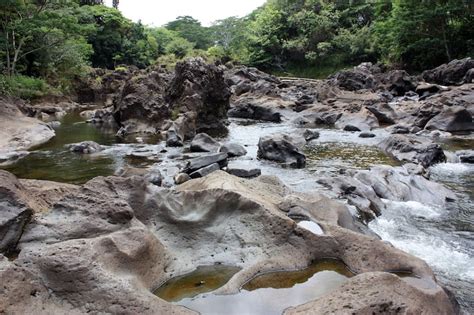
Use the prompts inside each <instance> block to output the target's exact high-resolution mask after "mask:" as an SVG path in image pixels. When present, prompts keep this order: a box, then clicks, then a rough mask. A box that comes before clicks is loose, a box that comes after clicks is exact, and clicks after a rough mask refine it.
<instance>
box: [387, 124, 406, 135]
mask: <svg viewBox="0 0 474 315" xmlns="http://www.w3.org/2000/svg"><path fill="white" fill-rule="evenodd" d="M391 129H392V132H391V133H392V134H394V135H395V134H398V135H405V134H409V133H410V129H409V128H408V127H407V126H402V125H395V126H393V127H392V128H391Z"/></svg>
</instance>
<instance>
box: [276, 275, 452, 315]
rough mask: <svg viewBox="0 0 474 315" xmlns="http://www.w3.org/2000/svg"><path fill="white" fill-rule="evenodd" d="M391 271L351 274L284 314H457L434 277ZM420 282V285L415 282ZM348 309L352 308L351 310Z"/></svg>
mask: <svg viewBox="0 0 474 315" xmlns="http://www.w3.org/2000/svg"><path fill="white" fill-rule="evenodd" d="M413 279H416V278H413V277H408V278H402V277H398V276H396V275H394V274H390V273H381V272H377V273H367V274H363V275H358V276H355V277H353V278H351V279H350V280H349V281H348V282H346V283H345V284H344V285H342V286H341V287H339V288H337V289H335V290H334V292H333V293H332V294H329V295H325V296H323V297H321V298H318V299H316V300H315V301H312V302H309V303H306V304H303V305H301V306H296V307H290V308H288V309H286V310H285V312H284V313H283V314H284V315H303V314H346V313H350V314H421V313H424V312H426V313H427V314H457V313H458V311H456V305H453V303H452V302H451V301H450V299H449V296H448V295H447V294H446V293H445V292H444V290H443V289H438V290H434V291H432V290H431V283H433V280H431V279H421V280H419V281H416V280H415V281H411V280H413ZM416 283H420V284H419V285H415V284H416ZM426 286H428V287H426ZM348 310H349V311H348Z"/></svg>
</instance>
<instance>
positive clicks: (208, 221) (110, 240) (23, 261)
mask: <svg viewBox="0 0 474 315" xmlns="http://www.w3.org/2000/svg"><path fill="white" fill-rule="evenodd" d="M196 205H198V206H196ZM290 213H292V215H293V214H294V215H295V216H297V215H299V216H304V217H306V218H307V219H308V220H311V221H313V222H315V223H317V224H318V225H319V226H320V227H321V229H322V230H323V231H324V234H322V235H318V234H314V233H312V232H310V231H308V230H306V229H304V228H301V227H300V226H298V224H297V223H296V222H295V221H294V220H293V219H291V218H290V217H289V216H288V215H289V214H290ZM255 240H258V242H256V241H255ZM20 249H21V252H20V254H19V256H18V258H17V259H16V260H15V262H9V261H8V260H6V259H4V258H3V256H0V281H1V283H2V288H1V289H2V294H0V305H2V307H3V309H2V311H4V312H5V313H7V314H11V313H13V314H32V313H35V312H36V313H37V312H38V309H40V310H41V312H44V313H48V314H63V313H68V314H83V313H93V314H95V313H124V314H193V312H191V311H189V310H188V309H186V308H184V307H180V306H177V305H174V304H173V303H169V302H165V301H163V300H162V299H160V298H157V297H156V296H154V295H153V294H151V293H150V291H152V290H154V289H155V288H156V287H157V286H159V285H160V284H163V283H164V282H166V281H167V280H169V279H171V278H173V277H175V276H176V275H182V274H186V273H188V272H189V271H190V270H193V269H194V268H195V266H200V265H212V264H214V263H217V262H218V263H222V264H226V265H233V266H239V267H241V268H242V270H241V271H240V272H238V273H237V274H235V275H234V277H232V279H231V280H230V281H229V282H228V283H227V284H225V285H224V286H223V287H221V288H220V289H219V290H218V291H216V292H215V293H216V294H234V293H237V292H238V291H239V290H240V288H241V287H242V285H243V284H245V283H246V282H248V281H249V280H250V279H253V278H254V277H255V276H256V275H258V274H260V273H266V272H270V271H272V270H273V271H274V270H295V269H298V270H299V269H303V268H306V267H307V266H309V265H310V264H311V262H313V261H315V260H320V259H323V258H325V257H333V258H335V259H337V260H338V261H343V262H344V263H345V264H346V265H347V266H348V268H349V269H350V270H353V271H354V272H356V273H357V274H358V277H360V276H364V274H366V275H371V274H373V273H374V272H378V273H381V274H382V275H386V274H387V273H385V272H382V271H385V270H406V271H409V272H412V273H413V275H414V276H416V277H417V279H418V280H420V279H421V280H423V281H430V282H429V285H430V290H418V291H409V292H408V293H407V294H408V295H407V296H405V292H407V291H408V290H409V289H410V288H417V286H416V283H415V284H413V283H410V286H409V287H407V288H406V289H405V287H403V288H404V290H400V291H398V290H395V291H396V294H397V295H396V296H395V297H394V298H393V299H392V297H391V295H385V294H382V293H384V292H385V291H383V292H382V293H381V296H382V297H381V298H380V299H382V298H383V299H385V302H386V303H387V304H388V305H390V303H398V302H397V301H398V300H397V299H398V297H400V299H402V298H403V300H404V301H408V299H410V298H412V297H413V295H414V294H416V297H417V299H418V300H423V301H425V300H426V301H429V302H423V303H421V302H420V303H421V304H420V305H422V306H423V307H425V308H426V309H429V310H436V309H434V306H433V305H444V306H445V308H438V309H437V310H439V311H441V313H443V311H446V312H445V313H450V311H452V310H453V308H451V309H449V306H452V305H451V304H449V302H446V303H448V304H443V303H444V301H445V300H446V299H447V294H446V293H445V292H444V291H443V289H442V288H441V287H440V286H439V285H438V284H437V283H436V279H435V277H434V275H433V272H432V271H431V270H430V268H429V267H428V266H427V265H426V263H425V262H423V261H422V260H421V259H418V258H415V257H413V256H410V255H409V254H406V253H404V252H402V251H400V250H398V249H396V248H394V247H392V246H390V245H388V244H386V243H384V242H382V241H380V240H378V239H376V238H374V237H372V236H366V235H363V234H360V230H359V229H358V228H357V225H356V223H355V221H354V220H353V218H352V217H351V215H350V213H349V210H348V208H347V207H346V206H345V205H344V204H342V203H340V202H338V201H335V200H331V199H329V198H328V197H326V196H324V195H322V194H319V193H317V192H311V193H309V194H303V193H297V192H293V191H291V190H290V189H289V188H288V187H286V186H285V185H283V184H282V183H281V181H279V180H278V179H277V178H276V177H273V176H260V177H258V178H256V179H240V178H238V177H235V176H232V175H230V174H227V173H225V172H222V171H216V172H213V173H211V174H210V175H208V176H205V177H203V178H199V179H193V180H190V181H188V182H186V183H184V184H182V185H180V186H177V187H176V188H175V189H166V188H163V189H156V188H153V187H152V186H151V185H148V183H147V182H146V180H145V179H144V178H143V177H137V176H134V177H130V178H118V177H106V178H104V177H98V178H95V179H93V180H91V181H89V182H88V183H86V184H84V185H83V187H81V188H79V189H78V190H76V191H74V192H71V193H70V194H68V195H66V196H64V197H63V198H62V199H61V200H60V201H58V202H56V203H55V204H54V206H52V208H51V209H50V210H49V211H47V212H45V213H44V214H42V215H41V216H38V217H37V218H35V220H34V222H31V223H30V224H29V225H28V226H27V228H26V230H25V233H24V234H23V236H22V237H21V240H20ZM393 277H395V278H396V279H399V278H398V277H396V276H393ZM369 279H370V280H373V281H368V282H364V283H363V284H361V285H360V287H356V288H357V291H356V292H359V291H361V292H364V294H363V295H362V298H364V299H365V300H363V301H364V302H363V303H361V302H360V301H361V299H362V298H361V296H360V295H356V296H355V297H352V296H349V297H348V298H347V299H346V300H343V302H344V303H346V304H347V303H351V305H355V304H356V303H358V304H357V305H361V304H364V305H365V307H366V308H371V307H372V308H374V309H378V308H375V306H372V304H371V303H378V302H377V301H379V299H378V298H375V297H374V295H372V294H369V290H371V289H372V288H373V286H374V283H375V284H377V283H378V282H377V280H378V279H379V278H377V279H375V280H374V279H373V278H369ZM374 281H375V282H374ZM400 281H405V280H400ZM403 283H404V282H403ZM403 283H396V284H395V285H394V286H389V289H390V290H391V291H393V289H394V287H397V288H399V287H400V286H402V285H403ZM383 287H385V285H384V286H382V287H381V288H378V287H377V290H379V289H380V290H382V288H383ZM336 289H337V288H336ZM410 290H414V289H410ZM334 292H336V293H333V291H331V292H328V293H327V295H326V296H327V297H328V298H327V300H328V301H329V297H331V296H333V294H334V298H337V299H339V296H338V294H339V293H337V292H339V291H337V290H335V291H334ZM343 292H347V291H345V287H344V291H343ZM370 292H371V291H370ZM111 296H113V297H114V298H113V299H110V297H111ZM326 296H325V297H323V298H324V299H326ZM367 296H369V297H368V298H367ZM375 296H377V297H378V296H379V295H375ZM52 297H54V298H52ZM339 301H341V300H340V299H339ZM374 301H375V302H374ZM448 301H449V299H448ZM338 304H342V303H341V302H339V303H338ZM397 305H398V304H397ZM372 308H371V309H372ZM414 311H416V310H415V309H414ZM435 313H436V312H435ZM451 313H452V312H451Z"/></svg>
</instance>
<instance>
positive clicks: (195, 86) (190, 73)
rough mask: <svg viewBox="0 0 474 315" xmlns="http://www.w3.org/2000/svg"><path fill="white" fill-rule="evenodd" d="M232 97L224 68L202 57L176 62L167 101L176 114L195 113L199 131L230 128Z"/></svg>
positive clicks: (167, 91) (167, 92)
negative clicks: (228, 114) (227, 120)
mask: <svg viewBox="0 0 474 315" xmlns="http://www.w3.org/2000/svg"><path fill="white" fill-rule="evenodd" d="M230 96H231V92H230V89H229V87H228V85H227V83H226V82H225V79H224V72H223V70H222V69H221V68H219V67H218V66H216V65H212V64H207V63H206V62H205V61H204V60H203V59H202V58H192V59H188V60H186V61H183V62H179V63H178V64H176V69H175V75H174V77H173V80H172V81H171V84H170V85H169V87H168V88H167V90H166V100H167V101H168V103H169V104H170V108H171V110H172V112H173V113H174V114H175V115H176V114H177V115H179V114H185V113H189V112H192V113H195V116H194V120H195V125H196V131H197V132H206V131H208V130H212V129H226V127H225V120H226V118H227V111H228V110H229V106H230V105H229V99H230Z"/></svg>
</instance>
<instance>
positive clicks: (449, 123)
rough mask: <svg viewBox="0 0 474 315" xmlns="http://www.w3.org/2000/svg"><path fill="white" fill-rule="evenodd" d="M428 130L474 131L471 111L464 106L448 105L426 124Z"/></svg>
mask: <svg viewBox="0 0 474 315" xmlns="http://www.w3.org/2000/svg"><path fill="white" fill-rule="evenodd" d="M425 129H427V130H442V131H449V132H459V131H474V123H473V121H472V116H471V113H470V112H469V111H468V110H467V109H466V108H464V107H462V106H454V107H448V108H446V109H444V110H443V111H442V112H441V113H440V114H438V115H436V116H435V117H433V118H432V119H431V120H430V121H429V122H428V123H427V124H426V126H425Z"/></svg>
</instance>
